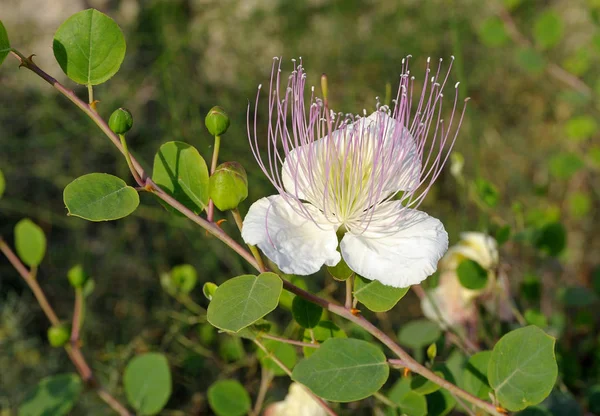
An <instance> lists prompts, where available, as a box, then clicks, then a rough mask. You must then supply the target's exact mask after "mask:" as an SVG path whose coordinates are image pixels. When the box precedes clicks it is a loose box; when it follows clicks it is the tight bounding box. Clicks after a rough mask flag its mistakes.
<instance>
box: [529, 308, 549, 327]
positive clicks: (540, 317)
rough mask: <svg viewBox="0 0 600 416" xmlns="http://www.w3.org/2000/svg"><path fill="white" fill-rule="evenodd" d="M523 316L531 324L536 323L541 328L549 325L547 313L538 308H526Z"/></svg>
mask: <svg viewBox="0 0 600 416" xmlns="http://www.w3.org/2000/svg"><path fill="white" fill-rule="evenodd" d="M523 317H524V318H525V321H527V323H528V324H529V325H536V326H539V327H540V328H545V327H547V326H548V318H546V315H544V314H543V313H541V312H540V311H538V310H536V309H527V310H525V312H524V313H523Z"/></svg>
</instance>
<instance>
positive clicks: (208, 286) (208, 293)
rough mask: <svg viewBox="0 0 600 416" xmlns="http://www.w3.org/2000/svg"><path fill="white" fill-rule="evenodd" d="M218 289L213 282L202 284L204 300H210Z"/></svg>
mask: <svg viewBox="0 0 600 416" xmlns="http://www.w3.org/2000/svg"><path fill="white" fill-rule="evenodd" d="M218 288H219V286H217V285H216V284H214V283H213V282H206V283H204V286H202V293H204V296H205V297H206V299H208V300H212V297H213V295H214V294H215V292H216V291H217V289H218Z"/></svg>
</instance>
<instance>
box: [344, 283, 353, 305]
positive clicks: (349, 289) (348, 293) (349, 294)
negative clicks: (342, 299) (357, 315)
mask: <svg viewBox="0 0 600 416" xmlns="http://www.w3.org/2000/svg"><path fill="white" fill-rule="evenodd" d="M352 286H354V275H352V276H350V277H349V278H347V279H346V304H345V305H344V306H345V307H346V309H352Z"/></svg>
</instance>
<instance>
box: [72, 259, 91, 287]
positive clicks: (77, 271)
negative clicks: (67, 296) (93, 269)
mask: <svg viewBox="0 0 600 416" xmlns="http://www.w3.org/2000/svg"><path fill="white" fill-rule="evenodd" d="M67 278H68V279H69V283H71V286H73V287H74V288H75V289H79V288H82V287H83V286H84V285H85V283H86V282H87V280H88V279H89V276H88V274H87V273H86V272H85V270H83V267H81V264H78V265H76V266H73V267H71V270H69V271H68V273H67Z"/></svg>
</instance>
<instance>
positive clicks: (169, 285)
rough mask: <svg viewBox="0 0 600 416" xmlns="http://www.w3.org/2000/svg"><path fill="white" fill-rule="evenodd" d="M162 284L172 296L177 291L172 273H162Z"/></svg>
mask: <svg viewBox="0 0 600 416" xmlns="http://www.w3.org/2000/svg"><path fill="white" fill-rule="evenodd" d="M160 285H161V287H162V288H163V290H164V291H165V292H167V293H168V294H169V295H171V296H175V294H176V293H177V288H176V287H175V284H174V283H173V279H171V275H170V274H169V273H163V274H161V275H160Z"/></svg>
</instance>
